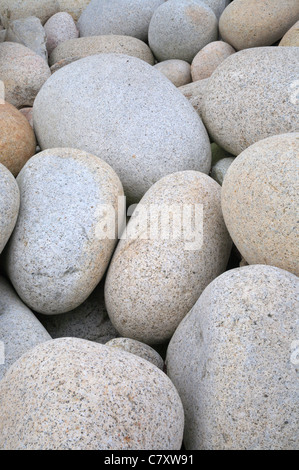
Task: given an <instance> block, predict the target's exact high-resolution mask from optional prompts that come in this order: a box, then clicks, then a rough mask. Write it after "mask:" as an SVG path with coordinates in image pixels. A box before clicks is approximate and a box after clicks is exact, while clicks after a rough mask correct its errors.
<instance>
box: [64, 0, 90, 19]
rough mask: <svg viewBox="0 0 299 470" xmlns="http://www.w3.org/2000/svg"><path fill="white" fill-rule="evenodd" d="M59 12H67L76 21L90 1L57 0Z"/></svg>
mask: <svg viewBox="0 0 299 470" xmlns="http://www.w3.org/2000/svg"><path fill="white" fill-rule="evenodd" d="M58 3H59V6H60V11H62V12H67V13H69V14H70V15H72V17H73V18H74V20H75V21H78V19H79V18H80V16H81V14H82V12H83V11H84V10H85V8H86V7H87V5H88V4H89V3H90V0H58Z"/></svg>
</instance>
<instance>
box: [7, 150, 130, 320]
mask: <svg viewBox="0 0 299 470" xmlns="http://www.w3.org/2000/svg"><path fill="white" fill-rule="evenodd" d="M17 181H18V185H19V188H20V193H21V201H22V206H21V209H20V213H19V217H18V221H17V224H16V227H15V230H14V232H13V235H12V236H11V238H10V240H9V244H8V246H7V250H6V268H7V273H8V276H9V278H10V280H11V282H12V284H13V285H14V287H15V289H16V291H17V293H18V295H19V296H20V298H21V299H22V300H23V302H24V303H25V304H26V305H28V307H29V308H31V309H32V310H33V311H36V312H39V313H44V314H47V315H55V314H61V313H66V312H69V311H71V310H73V309H75V308H77V307H78V306H79V305H81V304H82V303H83V302H84V301H85V300H86V299H87V298H88V297H89V295H90V294H91V292H92V291H93V290H94V289H95V287H96V286H97V285H98V283H99V282H100V280H101V278H102V276H103V275H104V273H105V271H106V268H107V266H108V263H109V261H110V258H111V255H112V253H113V250H114V247H115V245H116V242H117V229H118V214H119V217H120V218H121V215H122V214H120V213H119V211H118V207H119V197H122V196H123V189H122V185H121V182H120V180H119V178H118V176H117V175H116V173H115V172H114V171H113V170H112V168H111V167H110V166H109V165H108V164H107V163H105V162H104V161H102V160H101V159H99V158H98V157H96V156H94V155H91V154H88V153H86V152H83V151H80V150H77V149H69V148H62V149H49V150H45V151H44V152H40V153H38V154H37V155H35V156H34V157H32V158H31V159H30V160H29V161H28V162H27V164H26V165H25V167H24V168H23V169H22V171H21V172H20V174H19V176H18V179H17ZM105 227H106V230H107V231H105Z"/></svg>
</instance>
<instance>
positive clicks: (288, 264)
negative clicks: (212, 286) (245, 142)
mask: <svg viewBox="0 0 299 470" xmlns="http://www.w3.org/2000/svg"><path fill="white" fill-rule="evenodd" d="M298 155H299V133H293V134H283V135H277V136H274V137H269V138H268V139H265V140H262V141H260V142H257V143H256V144H254V145H252V146H251V147H249V148H248V149H247V150H245V151H244V152H243V153H241V154H240V155H239V156H238V157H237V159H235V161H234V162H233V163H232V165H231V166H230V168H229V170H228V172H227V173H226V176H225V178H224V182H223V186H222V211H223V216H224V220H225V223H226V226H227V228H228V231H229V233H230V235H231V237H232V239H233V241H234V243H235V245H236V246H237V248H238V250H239V251H240V253H241V254H242V256H243V257H244V258H245V259H246V261H247V262H248V263H249V264H270V265H272V266H277V267H279V268H282V269H285V270H287V271H290V272H292V273H294V274H296V275H297V276H298V275H299V245H298V227H297V226H298V224H297V220H298V205H299V187H298V177H297V172H298Z"/></svg>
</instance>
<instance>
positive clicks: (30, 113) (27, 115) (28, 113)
mask: <svg viewBox="0 0 299 470" xmlns="http://www.w3.org/2000/svg"><path fill="white" fill-rule="evenodd" d="M19 111H20V113H22V114H23V116H25V118H26V119H27V121H28V122H29V124H30V126H31V127H32V129H33V108H32V107H28V108H22V109H19Z"/></svg>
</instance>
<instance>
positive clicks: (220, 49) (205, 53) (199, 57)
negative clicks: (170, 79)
mask: <svg viewBox="0 0 299 470" xmlns="http://www.w3.org/2000/svg"><path fill="white" fill-rule="evenodd" d="M235 52H236V51H235V50H234V49H233V48H232V47H231V46H230V45H229V44H227V43H226V42H223V41H214V42H210V43H209V44H207V45H206V46H205V47H204V48H203V49H201V51H199V52H198V53H197V54H196V56H195V57H194V59H193V61H192V64H191V75H192V80H193V81H194V82H195V81H196V80H203V79H205V78H209V77H210V76H211V75H212V73H213V72H214V71H215V70H216V69H217V67H218V66H219V65H220V64H221V63H222V62H224V60H225V59H227V58H228V57H229V56H230V55H232V54H234V53H235Z"/></svg>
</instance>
